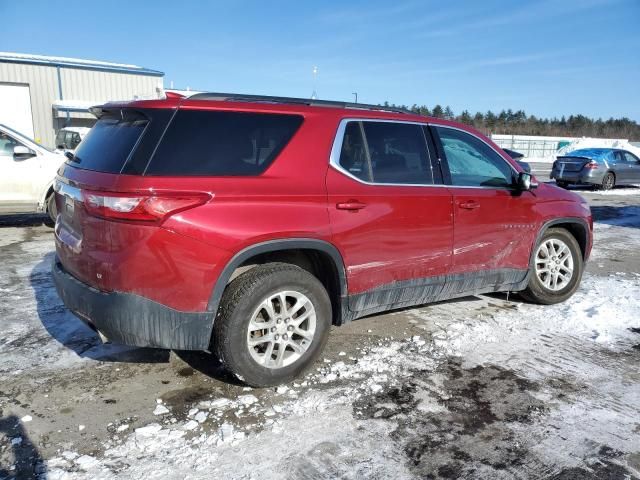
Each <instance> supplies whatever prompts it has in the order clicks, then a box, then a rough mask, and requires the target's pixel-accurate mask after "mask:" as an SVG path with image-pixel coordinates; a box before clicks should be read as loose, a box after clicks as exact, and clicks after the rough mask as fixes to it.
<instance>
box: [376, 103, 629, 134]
mask: <svg viewBox="0 0 640 480" xmlns="http://www.w3.org/2000/svg"><path fill="white" fill-rule="evenodd" d="M384 106H385V107H396V108H404V109H405V110H410V111H412V112H414V113H417V114H419V115H426V116H429V117H436V118H444V119H446V120H454V121H457V122H460V123H465V124H467V125H471V126H473V127H475V128H476V129H478V130H480V131H481V132H483V133H485V134H487V135H489V134H492V133H496V134H507V135H542V136H552V137H565V136H566V137H601V138H626V139H629V140H631V141H634V140H635V141H640V124H638V122H636V121H634V120H631V119H629V118H627V117H623V118H609V119H608V120H603V119H601V118H598V119H593V118H589V117H587V116H585V115H570V116H569V117H565V116H562V117H560V118H557V117H553V118H538V117H536V116H535V115H527V114H526V113H525V112H524V110H517V111H515V112H514V111H513V110H511V109H509V110H502V111H500V112H499V113H494V112H492V111H491V110H489V111H488V112H486V113H482V112H477V113H476V114H475V115H472V114H471V113H470V112H469V111H468V110H463V111H462V112H461V113H460V114H458V115H456V114H454V112H453V110H452V109H451V107H449V106H448V105H447V106H445V107H442V106H441V105H436V106H434V107H433V108H432V109H429V107H427V106H426V105H416V104H413V105H412V106H410V107H408V106H406V105H394V104H389V103H388V102H385V103H384Z"/></svg>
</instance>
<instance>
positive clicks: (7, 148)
mask: <svg viewBox="0 0 640 480" xmlns="http://www.w3.org/2000/svg"><path fill="white" fill-rule="evenodd" d="M21 145H22V144H21V143H18V141H17V140H16V139H14V138H13V137H12V136H10V135H7V134H6V133H4V132H0V155H4V156H7V157H13V149H14V148H15V147H18V146H21Z"/></svg>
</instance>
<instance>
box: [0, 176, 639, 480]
mask: <svg viewBox="0 0 640 480" xmlns="http://www.w3.org/2000/svg"><path fill="white" fill-rule="evenodd" d="M580 192H581V193H582V194H583V195H584V196H585V197H586V198H588V199H589V202H590V203H591V205H592V209H593V212H594V216H595V218H596V227H595V228H596V245H595V248H594V252H593V255H592V259H591V261H590V262H589V264H588V267H587V273H586V274H585V277H584V279H583V286H582V288H581V290H580V291H579V292H578V293H577V294H576V295H575V296H574V297H573V298H572V299H571V300H570V301H569V302H567V303H565V304H562V305H557V306H553V307H540V306H534V305H529V304H523V303H521V302H520V301H519V300H518V299H517V298H514V297H513V296H511V297H509V298H508V297H507V296H505V295H494V296H480V297H472V298H465V299H462V300H458V301H453V302H445V303H440V304H436V305H430V306H424V307H421V308H416V309H411V310H403V311H396V312H393V313H389V314H385V315H379V316H374V317H370V318H368V319H364V320H359V321H356V322H353V323H352V324H350V325H348V326H346V327H342V328H336V329H334V330H333V331H332V335H331V338H330V340H329V343H328V348H327V351H326V353H325V354H324V356H323V357H322V358H321V359H320V360H319V361H318V362H317V365H316V367H315V369H314V370H312V371H311V372H310V373H309V374H308V375H307V376H306V377H304V378H301V379H299V381H298V382H296V383H293V384H291V385H288V386H286V387H280V388H278V389H264V390H257V389H249V388H246V387H243V386H242V385H238V384H237V383H236V382H234V381H233V380H232V379H228V378H224V376H223V374H222V373H221V371H220V369H219V367H218V365H217V364H216V362H215V360H214V359H213V358H211V357H210V356H208V355H206V354H194V353H187V352H171V353H169V352H166V351H161V350H150V349H146V350H145V349H135V348H127V347H122V346H118V345H103V344H101V342H100V340H99V338H98V337H97V336H96V335H95V334H94V333H93V332H92V331H91V330H90V329H88V328H87V327H85V326H84V325H83V324H82V322H80V321H79V320H78V319H76V318H75V317H74V316H73V315H72V314H70V313H69V312H67V311H66V310H65V308H64V307H63V305H62V304H61V302H60V300H59V298H58V297H57V295H56V293H55V290H54V288H53V285H52V282H51V277H50V274H49V267H50V262H51V259H52V255H53V240H52V231H51V229H50V228H48V227H46V226H44V225H42V224H41V222H42V221H41V219H40V218H38V217H19V218H15V217H14V218H9V217H4V218H0V225H1V227H0V259H1V260H2V269H1V270H0V295H1V297H0V316H1V318H2V329H1V330H0V479H5V478H31V477H34V476H40V477H41V478H49V479H58V478H87V479H88V478H91V479H93V478H115V477H122V478H142V477H143V476H145V477H147V478H163V479H165V478H225V479H226V478H247V479H249V478H252V479H253V478H255V479H262V478H307V479H323V478H335V477H339V478H497V479H510V478H552V479H597V478H606V479H620V480H622V479H626V478H638V479H640V369H639V368H638V365H639V363H640V255H639V254H638V252H639V251H640V250H639V248H640V188H624V189H615V190H614V191H612V192H607V193H592V192H590V191H587V190H580Z"/></svg>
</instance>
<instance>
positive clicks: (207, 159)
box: [146, 110, 302, 176]
mask: <svg viewBox="0 0 640 480" xmlns="http://www.w3.org/2000/svg"><path fill="white" fill-rule="evenodd" d="M301 123H302V117H300V116H297V115H280V114H277V115H276V114H262V113H241V112H219V111H214V112H212V111H201V110H181V111H179V112H178V113H177V114H176V116H175V118H174V119H173V121H172V122H171V124H170V125H169V129H168V130H167V133H166V134H165V136H164V138H163V139H162V141H161V142H160V145H159V146H158V150H157V151H156V153H155V155H154V156H153V158H152V159H151V163H150V165H149V167H148V168H147V172H146V173H147V174H149V175H212V176H227V175H259V174H261V173H262V172H264V171H265V170H266V169H267V167H268V166H269V165H270V164H271V163H272V162H273V160H274V159H275V158H276V157H277V155H278V154H279V153H280V151H281V150H282V149H283V148H284V146H285V145H286V144H287V142H288V141H289V140H290V139H291V137H292V136H293V134H294V133H295V132H296V130H297V129H298V127H299V126H300V124H301Z"/></svg>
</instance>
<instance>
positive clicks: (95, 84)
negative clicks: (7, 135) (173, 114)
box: [0, 52, 164, 148]
mask: <svg viewBox="0 0 640 480" xmlns="http://www.w3.org/2000/svg"><path fill="white" fill-rule="evenodd" d="M163 77H164V73H162V72H159V71H157V70H149V69H147V68H142V67H138V66H136V65H125V64H119V63H108V62H99V61H93V60H80V59H77V58H64V57H48V56H41V55H26V54H20V53H6V52H0V123H3V124H5V125H8V126H10V127H12V128H14V129H15V130H18V131H20V132H22V133H23V134H24V135H27V136H28V137H31V138H34V139H35V140H36V141H37V142H38V143H41V144H42V145H44V146H46V147H49V148H54V147H55V145H54V139H55V135H56V132H57V131H58V130H59V129H60V128H62V127H65V126H81V127H84V126H91V125H93V123H94V121H95V119H94V117H93V115H91V114H90V113H89V111H88V109H89V107H91V106H93V105H99V104H101V103H104V102H106V101H110V100H130V99H134V98H158V97H160V96H162V95H163Z"/></svg>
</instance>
